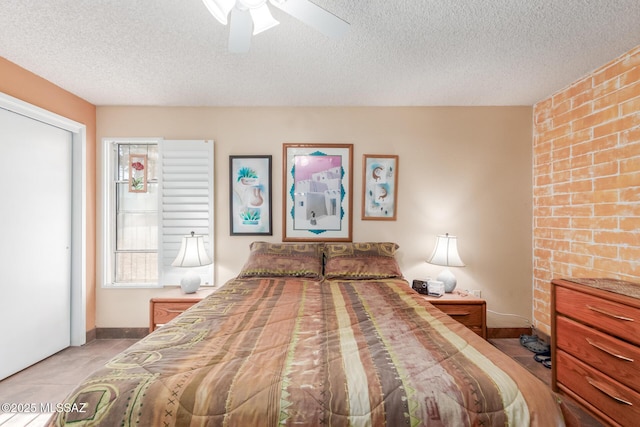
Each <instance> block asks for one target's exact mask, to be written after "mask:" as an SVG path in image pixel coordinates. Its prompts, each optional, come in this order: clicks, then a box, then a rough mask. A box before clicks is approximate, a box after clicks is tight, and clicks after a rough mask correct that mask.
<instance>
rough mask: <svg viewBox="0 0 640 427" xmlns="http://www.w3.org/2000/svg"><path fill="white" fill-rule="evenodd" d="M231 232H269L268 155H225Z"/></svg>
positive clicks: (270, 226)
mask: <svg viewBox="0 0 640 427" xmlns="http://www.w3.org/2000/svg"><path fill="white" fill-rule="evenodd" d="M229 195H230V203H229V206H230V208H229V209H230V212H229V216H230V218H231V224H230V227H231V235H232V236H235V235H268V236H270V235H272V233H273V231H272V220H271V156H229Z"/></svg>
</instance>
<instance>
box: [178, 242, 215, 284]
mask: <svg viewBox="0 0 640 427" xmlns="http://www.w3.org/2000/svg"><path fill="white" fill-rule="evenodd" d="M208 264H211V258H209V255H207V251H206V250H205V248H204V236H196V233H195V232H194V231H192V232H191V235H190V236H184V237H183V238H182V244H181V245H180V250H179V251H178V256H177V257H176V259H175V260H174V261H173V262H172V263H171V265H172V266H173V267H183V268H189V267H201V266H203V265H208ZM200 282H201V279H200V276H199V275H197V274H196V273H195V272H194V271H193V269H189V270H187V273H186V274H185V276H184V277H183V278H182V280H180V287H181V288H182V291H183V292H184V293H185V294H192V293H194V292H195V291H197V290H198V288H199V287H200Z"/></svg>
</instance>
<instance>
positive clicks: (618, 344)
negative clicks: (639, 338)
mask: <svg viewBox="0 0 640 427" xmlns="http://www.w3.org/2000/svg"><path fill="white" fill-rule="evenodd" d="M556 336H557V346H558V348H559V349H561V350H564V351H565V352H567V353H570V354H571V355H573V356H575V357H577V358H578V359H580V360H582V361H583V362H586V363H587V364H589V365H591V366H593V367H596V368H597V369H598V370H600V371H602V372H603V373H605V374H607V375H609V376H610V377H612V378H614V379H616V380H618V381H619V382H621V383H623V384H625V385H627V386H629V387H631V388H633V389H635V390H636V391H638V392H640V348H639V347H636V346H634V345H631V344H629V343H627V342H624V341H621V340H619V339H617V338H614V337H611V336H609V335H606V334H604V333H602V332H600V331H597V330H595V329H593V328H590V327H588V326H584V325H583V324H580V323H577V322H574V321H573V320H570V319H568V318H566V317H563V316H558V317H557V319H556Z"/></svg>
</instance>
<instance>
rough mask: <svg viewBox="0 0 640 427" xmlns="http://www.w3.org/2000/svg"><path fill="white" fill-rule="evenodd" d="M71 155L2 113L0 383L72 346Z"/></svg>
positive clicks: (54, 132) (67, 138) (64, 145)
mask: <svg viewBox="0 0 640 427" xmlns="http://www.w3.org/2000/svg"><path fill="white" fill-rule="evenodd" d="M71 149H72V136H71V133H70V132H68V131H66V130H62V129H59V128H56V127H53V126H50V125H47V124H43V123H41V122H39V121H36V120H33V119H29V118H26V117H24V116H21V115H18V114H15V113H12V112H9V111H7V110H3V109H0V201H1V203H0V340H1V341H0V342H1V343H2V344H1V345H0V379H2V378H5V377H7V376H9V375H12V374H13V373H15V372H17V371H19V370H21V369H23V368H26V367H27V366H30V365H32V364H33V363H36V362H38V361H40V360H42V359H44V358H46V357H48V356H50V355H52V354H54V353H56V352H58V351H60V350H62V349H63V348H66V347H68V346H69V344H70V327H71V326H70V322H71V319H70V313H71V306H70V291H71V289H70V288H71V277H70V274H71V273H70V272H71V247H70V246H71V176H72V175H71V173H72V170H71V167H72V163H71V161H72V158H71V154H72V151H71Z"/></svg>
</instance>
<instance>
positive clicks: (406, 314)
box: [49, 242, 564, 427]
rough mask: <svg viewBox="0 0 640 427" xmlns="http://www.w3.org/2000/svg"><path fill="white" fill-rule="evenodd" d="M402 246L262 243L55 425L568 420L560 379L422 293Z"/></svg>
mask: <svg viewBox="0 0 640 427" xmlns="http://www.w3.org/2000/svg"><path fill="white" fill-rule="evenodd" d="M396 249H397V245H396V244H394V243H389V242H372V243H325V244H316V243H301V244H274V243H266V242H254V243H253V244H252V245H251V251H250V256H249V259H248V260H247V263H246V264H245V266H244V268H243V269H242V271H241V272H240V274H239V275H238V276H237V277H236V278H234V279H232V280H230V281H229V282H227V283H226V284H225V285H224V286H223V287H222V288H221V289H220V290H218V291H216V292H214V293H213V294H212V295H210V296H209V297H207V298H206V299H204V300H203V301H202V302H200V303H198V304H197V305H195V306H193V307H192V308H191V309H189V310H187V311H186V312H185V313H183V314H182V315H180V316H179V317H177V318H176V319H174V320H173V321H171V322H170V323H168V324H167V325H165V326H163V327H161V328H160V329H158V330H156V331H155V332H153V333H151V334H150V335H148V336H147V337H145V338H144V339H142V340H141V341H139V342H137V343H136V344H134V345H133V346H131V347H130V348H129V349H127V350H125V351H123V352H122V353H120V354H119V355H117V356H116V357H115V358H113V359H112V360H110V361H109V362H108V363H106V364H105V366H104V367H103V368H101V369H99V370H97V371H96V372H94V373H93V374H91V375H90V376H89V377H88V378H87V379H85V380H84V381H83V382H82V383H81V384H80V385H78V387H77V388H76V389H75V390H74V391H73V392H72V393H71V394H70V395H69V397H68V398H67V400H66V402H65V405H63V407H66V408H71V410H68V411H62V412H59V413H56V414H54V416H53V417H52V418H51V420H50V421H49V425H51V426H61V425H73V426H85V425H86V426H89V425H101V426H142V425H144V426H223V425H224V426H279V425H299V426H322V425H329V426H347V425H359V426H392V427H396V426H404V425H407V426H419V425H423V426H467V425H468V426H505V425H512V426H518V427H521V426H528V425H531V426H544V427H549V426H555V425H557V426H561V425H564V422H563V418H562V414H561V410H560V407H559V404H558V401H557V399H556V397H555V395H554V394H553V393H552V392H551V390H550V389H549V387H547V386H546V385H544V384H543V383H542V382H541V381H539V380H538V379H537V378H535V377H534V376H532V375H531V374H530V373H528V372H527V371H526V370H525V369H523V368H522V367H520V366H519V365H518V364H517V363H516V362H514V361H513V360H512V359H510V358H509V357H507V356H506V355H504V354H502V353H501V352H500V351H498V350H497V349H495V348H494V347H493V346H492V345H491V344H489V343H487V342H486V341H484V340H483V339H482V338H480V337H479V336H477V335H476V334H474V333H473V332H471V331H470V330H468V329H466V328H465V327H464V326H462V325H461V324H459V323H457V322H455V321H453V320H451V319H450V318H449V317H447V316H446V315H444V314H443V313H442V312H440V311H439V310H437V309H436V308H435V307H433V306H432V305H430V304H429V303H428V302H427V301H426V300H425V299H424V298H422V297H421V296H420V295H419V294H417V293H416V292H415V291H414V290H412V289H411V287H410V286H409V285H408V283H407V282H406V281H405V280H404V279H403V277H402V274H401V272H400V269H399V268H398V265H397V262H396V260H395V257H394V254H395V251H396Z"/></svg>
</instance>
